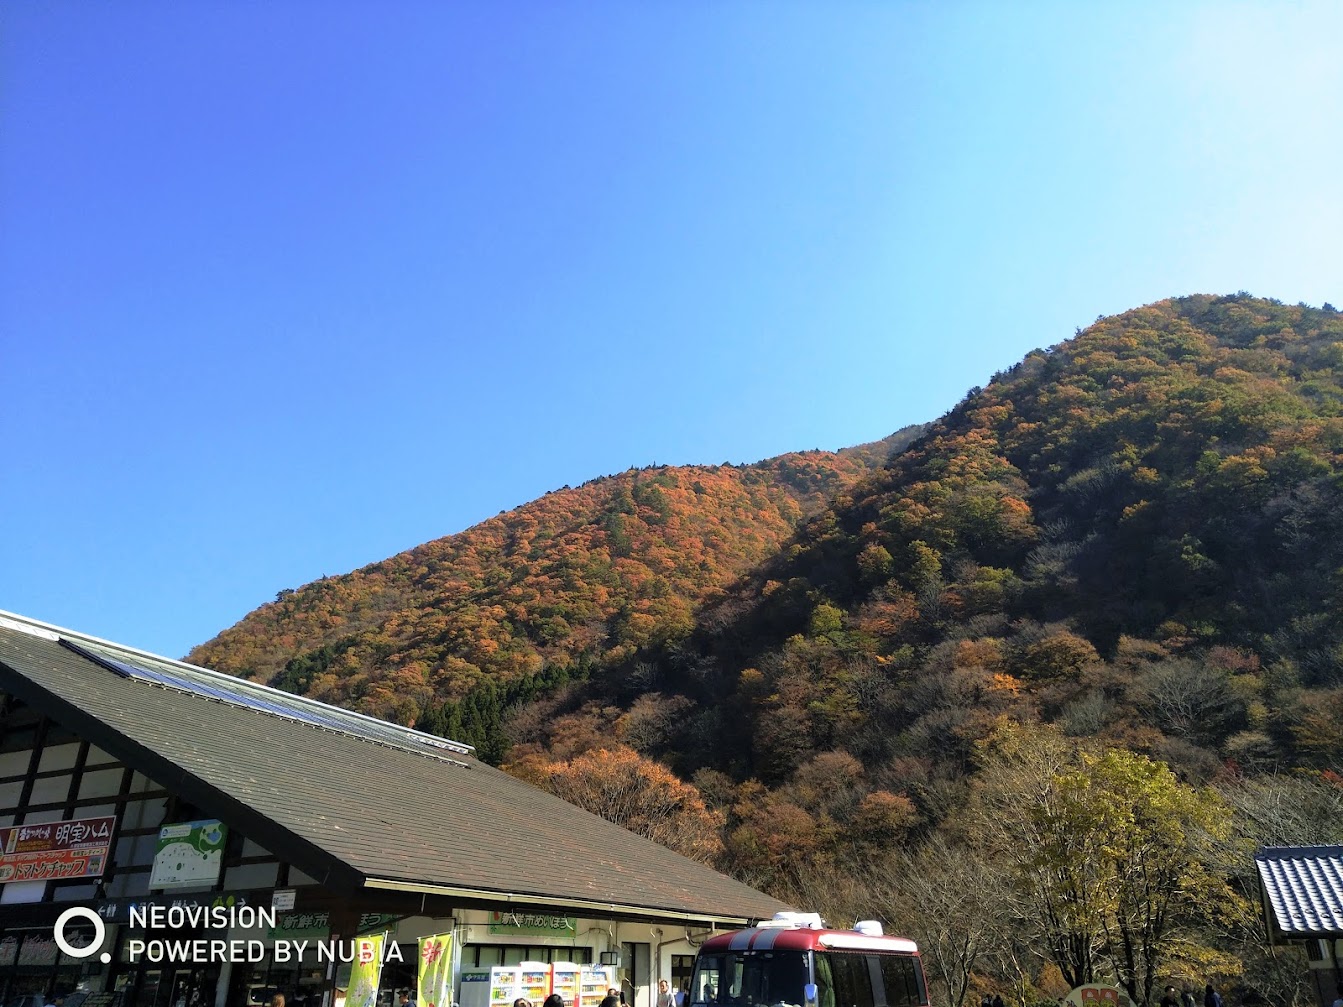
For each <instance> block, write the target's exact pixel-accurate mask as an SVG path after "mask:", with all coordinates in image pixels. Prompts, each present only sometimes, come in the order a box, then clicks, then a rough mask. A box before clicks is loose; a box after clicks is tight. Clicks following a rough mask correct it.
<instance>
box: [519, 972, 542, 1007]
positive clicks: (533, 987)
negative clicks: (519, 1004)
mask: <svg viewBox="0 0 1343 1007" xmlns="http://www.w3.org/2000/svg"><path fill="white" fill-rule="evenodd" d="M517 995H518V996H520V997H526V998H527V999H528V1000H529V1001H531V1004H532V1007H541V1001H543V1000H544V999H545V998H546V997H548V996H550V963H549V962H523V963H522V964H521V965H519V966H518V993H517Z"/></svg>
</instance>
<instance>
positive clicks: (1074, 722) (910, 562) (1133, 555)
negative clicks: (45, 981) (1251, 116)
mask: <svg viewBox="0 0 1343 1007" xmlns="http://www.w3.org/2000/svg"><path fill="white" fill-rule="evenodd" d="M1341 466H1343V315H1340V314H1339V313H1338V312H1336V311H1334V310H1333V309H1331V308H1328V307H1327V306H1326V309H1324V310H1316V309H1311V308H1307V307H1304V306H1301V307H1289V306H1285V305H1282V304H1280V303H1277V302H1274V301H1265V300H1259V299H1254V298H1250V297H1248V296H1244V295H1241V296H1234V297H1222V298H1217V297H1209V296H1196V297H1186V298H1181V299H1177V300H1168V301H1162V302H1159V303H1156V304H1153V305H1149V306H1147V307H1144V308H1140V309H1137V310H1134V311H1130V312H1127V313H1125V314H1123V315H1119V316H1115V317H1111V318H1104V319H1101V320H1099V321H1098V322H1097V323H1096V324H1095V325H1093V326H1091V327H1090V328H1088V329H1087V330H1086V331H1085V332H1081V333H1079V334H1078V335H1077V336H1076V338H1074V339H1072V340H1070V341H1068V342H1066V343H1062V344H1060V345H1057V346H1054V347H1052V348H1051V349H1049V350H1041V351H1035V352H1032V353H1031V354H1029V355H1028V356H1027V357H1026V358H1025V359H1024V360H1023V361H1022V362H1021V363H1019V364H1017V365H1016V366H1014V367H1013V368H1011V369H1010V370H1009V371H1007V372H1006V373H1002V374H998V375H995V376H994V378H993V379H992V380H991V381H990V383H989V384H988V386H987V387H985V388H983V389H976V390H974V391H973V392H972V393H971V394H970V395H969V396H967V398H966V399H965V400H964V401H962V402H961V403H960V404H959V405H957V406H956V407H955V408H954V409H953V410H951V411H950V412H949V413H948V414H947V415H946V416H945V417H943V418H942V419H941V420H939V421H938V422H936V423H934V424H932V426H931V427H930V429H929V430H928V431H927V432H926V433H925V435H924V436H922V437H921V438H920V439H919V440H918V441H917V442H915V443H914V444H913V445H912V446H911V447H910V448H908V449H907V450H906V451H904V452H902V453H900V454H898V455H896V456H894V457H893V458H892V459H891V461H890V463H889V464H888V466H887V467H886V468H884V469H882V470H880V471H878V472H875V473H873V474H872V475H869V476H868V477H867V478H865V479H864V480H862V481H860V482H859V483H857V484H855V485H854V486H853V487H851V488H848V489H846V490H844V491H843V492H842V493H840V494H839V495H838V496H837V497H836V498H835V500H834V501H833V502H832V503H831V504H830V505H829V506H828V507H827V508H825V509H824V510H823V511H821V512H820V513H819V514H817V515H815V516H814V517H812V518H810V519H809V520H808V521H807V522H806V523H805V524H804V525H803V527H802V528H801V529H800V530H799V531H798V533H797V534H796V535H795V536H794V537H793V538H792V539H791V540H790V541H789V542H788V543H786V544H785V545H784V547H783V548H782V549H781V550H780V551H779V552H778V553H777V554H776V555H774V556H772V557H770V558H769V559H768V560H767V561H766V562H765V563H763V564H762V565H761V566H760V567H758V568H757V569H756V570H755V571H754V572H753V573H752V574H751V575H750V576H749V577H747V578H745V579H744V580H743V581H742V582H741V583H740V584H738V585H737V586H736V587H735V588H734V589H733V590H732V591H731V592H729V593H728V594H727V595H725V596H724V597H723V598H721V599H718V600H715V601H713V602H712V603H710V604H709V605H707V606H706V607H705V609H704V610H703V611H702V612H701V614H700V617H699V620H698V622H697V625H696V631H695V633H694V634H693V635H692V637H691V639H690V640H689V641H687V642H683V643H680V644H678V645H677V646H676V647H675V648H670V649H664V650H662V651H660V652H656V653H653V654H650V655H645V657H644V664H645V667H644V671H643V674H642V677H641V678H640V680H639V681H640V684H641V688H642V691H645V692H651V691H655V692H657V693H658V694H659V695H660V696H664V697H665V696H679V697H683V698H684V699H685V700H686V701H687V704H686V709H687V710H688V711H692V712H687V713H685V714H684V716H683V717H682V718H681V723H680V726H679V727H678V730H677V731H676V732H674V733H673V734H671V735H669V736H668V737H667V738H666V739H665V741H664V742H663V743H661V744H659V745H657V746H654V747H652V748H650V749H649V753H650V754H653V755H656V756H657V757H659V758H662V759H664V760H666V761H668V762H669V763H670V764H671V765H672V766H673V767H674V768H676V769H678V770H679V771H681V772H682V773H684V774H690V773H693V772H695V771H696V770H698V769H702V768H704V767H705V766H706V765H707V766H711V767H714V768H716V769H717V770H720V771H722V772H724V773H726V774H728V776H729V777H731V778H732V779H733V780H738V781H740V780H744V779H749V778H756V779H759V780H762V781H764V782H765V783H766V784H767V785H769V786H781V785H784V784H786V783H787V782H788V781H789V780H790V779H792V777H793V775H794V774H795V773H796V772H797V771H798V770H799V769H800V768H801V767H803V766H804V765H805V764H806V763H807V761H808V759H810V758H811V757H813V756H814V755H815V754H816V753H820V752H826V751H831V750H835V749H838V748H842V749H843V750H845V751H847V752H849V753H851V754H852V755H854V756H856V757H858V758H859V759H860V760H861V761H862V762H863V763H864V764H865V765H866V766H868V767H870V768H878V767H883V766H889V765H891V763H892V761H893V760H894V761H896V762H899V761H901V760H913V762H912V763H911V764H910V765H906V766H905V768H906V769H910V768H911V766H912V767H913V768H914V769H915V770H917V773H918V774H920V775H922V776H925V777H939V776H941V777H945V776H948V775H955V774H956V773H957V772H959V771H960V770H962V769H964V768H966V767H968V766H969V765H970V762H971V760H972V758H973V755H974V750H975V745H976V743H977V742H978V741H980V740H981V739H982V738H984V737H985V736H986V735H987V734H988V732H989V730H990V728H991V726H992V725H993V724H994V723H995V722H997V720H998V719H999V718H1002V717H1010V718H1013V719H1018V720H1021V719H1029V720H1038V721H1043V722H1056V723H1059V724H1061V725H1063V726H1065V727H1067V728H1068V729H1069V730H1071V731H1074V732H1076V733H1086V734H1098V733H1099V734H1104V733H1107V732H1108V733H1109V734H1110V735H1112V736H1113V737H1114V738H1116V739H1118V740H1121V741H1124V742H1125V743H1128V744H1130V745H1132V746H1136V747H1138V748H1140V749H1142V750H1145V751H1149V752H1152V753H1154V754H1157V755H1160V756H1162V757H1163V758H1166V759H1167V760H1168V761H1173V762H1174V763H1176V764H1177V765H1180V766H1182V767H1183V768H1185V769H1188V770H1190V771H1197V772H1199V773H1202V774H1203V775H1204V776H1206V775H1208V774H1210V773H1212V772H1213V771H1214V769H1215V767H1216V766H1218V765H1219V764H1221V763H1222V762H1223V761H1225V760H1228V759H1230V760H1234V761H1236V762H1238V763H1243V764H1247V765H1274V766H1283V767H1290V766H1306V767H1316V768H1337V767H1339V766H1340V765H1343V745H1341V744H1340V742H1339V741H1337V740H1336V739H1337V738H1338V737H1340V736H1343V719H1340V718H1343V690H1341V687H1343V620H1341V619H1340V618H1339V613H1340V611H1341V610H1343V467H1341ZM627 680H628V676H627V675H622V674H616V675H611V676H607V677H605V678H603V679H600V680H595V681H594V685H593V688H594V689H600V688H603V687H604V688H605V689H606V692H605V693H604V694H601V695H596V696H595V698H596V699H598V700H600V701H601V702H603V703H607V704H616V705H618V706H624V707H628V706H630V704H632V703H633V702H634V701H635V700H636V699H637V696H635V695H632V694H631V693H630V691H629V689H628V687H627V685H626V682H627ZM1331 733H1332V738H1333V739H1335V740H1328V739H1329V738H1330V736H1331ZM527 740H529V741H531V742H536V743H539V744H541V745H542V746H543V747H544V746H545V745H546V744H548V739H546V738H545V737H544V736H537V735H535V733H534V734H533V736H531V737H529V738H528V739H527ZM928 800H929V801H930V802H933V803H935V800H936V798H935V797H933V796H929V797H928ZM925 810H926V811H927V812H928V813H930V814H934V815H935V814H936V808H934V807H932V806H931V805H930V807H928V808H926V809H925Z"/></svg>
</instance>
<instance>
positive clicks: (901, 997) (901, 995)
mask: <svg viewBox="0 0 1343 1007" xmlns="http://www.w3.org/2000/svg"><path fill="white" fill-rule="evenodd" d="M876 959H877V964H878V966H879V967H880V969H881V980H882V985H884V986H885V987H886V1005H887V1007H919V1005H921V1004H926V1003H927V1002H928V991H927V990H926V989H925V988H924V985H923V973H922V970H921V969H920V968H919V965H918V962H917V961H916V960H915V959H914V958H913V957H911V956H906V955H877V956H876Z"/></svg>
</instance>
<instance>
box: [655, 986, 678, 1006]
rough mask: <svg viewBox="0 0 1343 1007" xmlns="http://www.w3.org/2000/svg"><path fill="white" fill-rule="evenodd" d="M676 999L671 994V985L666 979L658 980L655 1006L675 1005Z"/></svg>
mask: <svg viewBox="0 0 1343 1007" xmlns="http://www.w3.org/2000/svg"><path fill="white" fill-rule="evenodd" d="M675 1004H676V999H675V998H674V997H673V996H672V992H671V986H670V985H668V983H667V980H665V979H659V980H658V998H657V1007H675Z"/></svg>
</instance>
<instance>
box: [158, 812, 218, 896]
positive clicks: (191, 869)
mask: <svg viewBox="0 0 1343 1007" xmlns="http://www.w3.org/2000/svg"><path fill="white" fill-rule="evenodd" d="M227 835H228V826H226V825H225V824H224V823H223V822H221V821H219V820H218V819H217V818H209V819H204V820H202V821H198V822H180V823H178V824H176V825H165V826H163V828H161V829H159V846H158V852H157V853H155V854H154V870H153V873H151V874H150V876H149V887H150V888H201V887H206V886H209V885H213V884H214V883H215V882H216V881H218V880H219V871H220V868H221V867H223V864H224V839H225V837H226V836H227Z"/></svg>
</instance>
